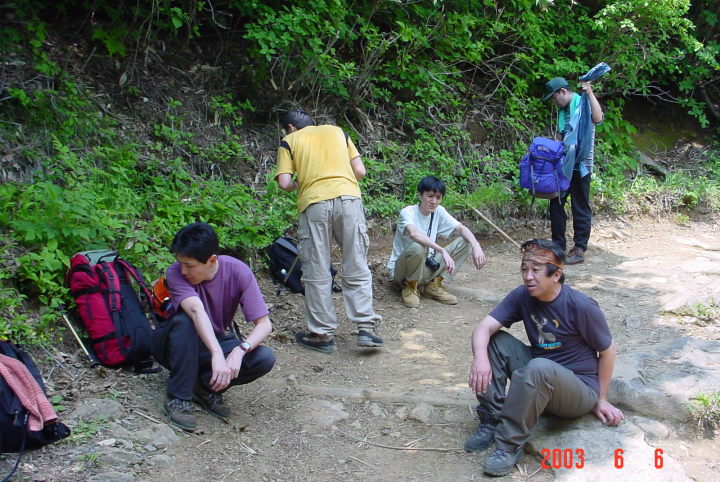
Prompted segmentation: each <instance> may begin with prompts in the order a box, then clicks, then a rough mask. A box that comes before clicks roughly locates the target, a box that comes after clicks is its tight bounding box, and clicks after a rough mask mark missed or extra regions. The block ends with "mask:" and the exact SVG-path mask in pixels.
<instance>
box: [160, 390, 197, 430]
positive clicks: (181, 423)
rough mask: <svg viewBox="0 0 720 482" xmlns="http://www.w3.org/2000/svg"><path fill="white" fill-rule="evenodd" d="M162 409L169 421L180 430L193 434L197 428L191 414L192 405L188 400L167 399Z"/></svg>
mask: <svg viewBox="0 0 720 482" xmlns="http://www.w3.org/2000/svg"><path fill="white" fill-rule="evenodd" d="M163 408H164V409H165V415H167V416H168V418H170V421H171V422H172V423H174V424H175V425H177V426H178V427H180V428H181V429H183V430H185V431H187V432H194V431H195V429H196V428H197V419H196V418H195V415H193V413H192V410H193V408H192V404H191V403H190V402H189V401H188V400H181V399H179V398H169V399H168V400H167V401H166V402H165V404H164V405H163Z"/></svg>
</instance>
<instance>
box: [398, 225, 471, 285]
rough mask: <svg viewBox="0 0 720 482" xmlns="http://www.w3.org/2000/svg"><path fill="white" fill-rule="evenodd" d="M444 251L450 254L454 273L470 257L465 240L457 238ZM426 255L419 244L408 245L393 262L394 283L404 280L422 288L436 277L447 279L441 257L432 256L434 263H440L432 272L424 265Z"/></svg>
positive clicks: (425, 251)
mask: <svg viewBox="0 0 720 482" xmlns="http://www.w3.org/2000/svg"><path fill="white" fill-rule="evenodd" d="M445 250H446V251H447V252H448V253H449V254H450V257H451V258H452V259H453V261H455V270H456V271H455V272H457V270H459V269H460V267H461V266H462V265H463V264H465V261H466V260H467V259H468V256H470V252H471V251H472V247H471V246H470V244H468V242H467V241H465V238H463V237H462V236H458V237H457V238H455V240H453V241H452V242H451V243H450V244H448V245H447V246H445ZM427 255H428V248H426V247H425V246H423V245H422V244H419V243H415V242H413V243H410V244H409V245H408V247H407V248H405V251H403V252H402V254H400V256H399V257H398V259H397V260H396V261H395V270H394V272H393V278H394V279H395V281H397V282H398V283H400V284H401V285H402V284H403V283H404V282H405V280H408V281H417V284H418V285H419V286H424V285H426V284H428V283H429V282H430V281H432V280H433V279H435V278H437V277H438V276H442V277H443V278H447V273H446V271H445V268H446V267H445V262H444V261H443V259H442V256H441V255H440V254H439V253H435V254H434V256H433V257H434V259H435V261H437V262H438V263H440V267H439V268H438V269H436V270H435V271H432V270H430V268H428V267H427V266H426V265H425V259H426V258H427Z"/></svg>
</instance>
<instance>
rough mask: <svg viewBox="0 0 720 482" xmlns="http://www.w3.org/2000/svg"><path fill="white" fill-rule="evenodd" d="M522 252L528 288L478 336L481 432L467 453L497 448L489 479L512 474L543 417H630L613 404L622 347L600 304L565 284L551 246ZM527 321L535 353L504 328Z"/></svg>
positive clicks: (544, 243)
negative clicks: (613, 383) (615, 370)
mask: <svg viewBox="0 0 720 482" xmlns="http://www.w3.org/2000/svg"><path fill="white" fill-rule="evenodd" d="M521 251H522V262H521V264H520V271H521V273H522V280H523V284H522V285H521V286H519V287H517V288H515V289H514V290H513V291H511V292H510V293H509V294H508V295H507V296H506V297H505V299H504V300H503V301H502V302H500V304H499V305H498V306H497V307H496V308H495V309H494V310H493V311H491V312H490V314H489V315H487V316H486V317H485V318H483V320H482V321H481V322H480V323H479V324H478V325H477V326H476V327H475V330H474V331H473V334H472V350H473V362H472V365H471V366H470V375H469V380H468V382H469V385H470V388H471V389H472V390H473V392H475V394H476V396H477V399H478V401H479V402H480V404H479V405H478V407H477V411H478V415H479V416H480V426H479V427H478V429H477V431H476V432H475V433H474V434H472V435H471V436H470V437H469V438H468V439H467V441H466V442H465V450H466V451H468V452H474V451H479V450H485V449H487V448H489V447H490V446H491V445H492V444H493V442H494V443H495V450H494V451H493V452H492V454H490V455H489V456H488V457H487V458H486V459H485V462H484V471H485V473H487V474H490V475H506V474H508V473H510V471H512V468H513V467H514V466H515V464H516V463H517V462H518V461H519V460H520V458H521V457H522V454H523V446H524V445H525V442H527V440H528V439H529V438H530V431H531V430H532V428H533V427H534V426H535V424H536V423H537V421H538V418H539V417H540V414H542V413H543V412H548V413H552V414H553V415H557V416H560V417H564V418H575V417H580V416H582V415H585V414H587V413H590V412H591V411H594V412H595V416H597V418H598V419H600V421H601V422H602V423H604V424H605V425H609V426H616V425H618V424H619V423H620V421H621V420H623V419H624V418H625V417H624V415H623V413H622V412H621V411H620V410H619V409H617V408H615V407H614V406H613V405H612V404H611V403H610V402H608V401H607V398H606V397H607V392H608V387H609V386H610V380H611V379H612V372H613V366H614V364H615V345H614V344H613V340H612V336H611V335H610V330H609V329H608V325H607V322H606V321H605V316H604V315H603V313H602V311H601V310H600V307H599V306H598V304H597V302H595V300H593V299H592V298H590V297H588V296H586V295H584V294H582V293H580V292H579V291H575V290H574V289H572V288H570V287H568V286H565V284H564V283H565V274H564V272H563V264H564V262H565V252H564V251H563V250H562V249H561V248H560V247H559V246H557V245H556V244H554V243H553V242H552V241H549V240H544V239H532V240H530V241H527V242H525V243H524V244H523V245H522V247H521ZM521 320H522V322H523V324H524V326H525V332H526V334H527V337H528V340H529V341H530V345H531V346H529V347H528V346H526V345H525V344H524V343H522V342H521V341H519V340H518V339H516V338H515V337H513V336H512V335H511V334H509V333H508V332H507V331H505V330H502V328H509V327H510V325H512V324H513V323H515V322H517V321H521ZM508 379H510V380H511V383H510V388H509V390H508V391H507V395H506V393H505V388H506V386H507V382H508Z"/></svg>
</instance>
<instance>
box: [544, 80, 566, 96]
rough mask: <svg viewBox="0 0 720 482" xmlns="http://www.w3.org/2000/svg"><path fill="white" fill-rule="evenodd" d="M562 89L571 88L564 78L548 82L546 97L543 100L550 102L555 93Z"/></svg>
mask: <svg viewBox="0 0 720 482" xmlns="http://www.w3.org/2000/svg"><path fill="white" fill-rule="evenodd" d="M562 88H565V89H569V88H570V84H568V81H567V80H565V79H564V78H562V77H555V78H554V79H550V80H548V82H547V83H546V84H545V97H543V100H548V99H549V98H550V97H552V95H553V94H554V93H555V92H557V91H558V90H559V89H562Z"/></svg>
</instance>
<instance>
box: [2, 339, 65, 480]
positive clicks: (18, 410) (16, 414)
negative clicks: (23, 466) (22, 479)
mask: <svg viewBox="0 0 720 482" xmlns="http://www.w3.org/2000/svg"><path fill="white" fill-rule="evenodd" d="M0 354H2V355H5V356H7V357H10V358H14V359H15V360H19V361H20V362H22V363H23V364H24V365H25V367H26V368H27V370H28V372H30V374H31V375H32V377H33V378H34V379H35V381H36V382H37V384H38V385H39V386H40V389H41V390H42V392H43V394H46V391H45V384H44V383H43V380H42V377H41V376H40V372H39V371H38V369H37V366H36V365H35V362H34V361H33V359H32V358H31V357H30V355H28V354H27V353H25V352H24V351H22V350H21V349H20V348H18V347H17V346H15V345H13V344H12V343H10V342H7V341H2V340H0ZM28 420H29V416H28V411H27V410H26V409H25V407H24V406H23V404H22V403H21V402H20V399H19V398H18V394H16V393H15V391H13V389H12V388H10V385H8V383H7V382H6V381H5V378H4V377H3V376H0V452H1V453H11V452H19V454H20V455H18V459H17V461H16V462H15V467H14V468H13V469H12V471H11V472H10V474H9V475H7V476H6V478H4V479H3V480H8V479H9V478H10V477H12V475H13V474H14V473H15V471H16V470H17V468H18V466H19V464H20V458H21V457H22V455H23V452H24V451H25V450H26V449H34V448H38V447H42V446H43V445H47V444H50V443H53V442H57V441H58V440H61V439H64V438H65V437H67V436H68V435H70V429H69V428H67V426H65V425H64V424H62V423H60V422H52V423H50V424H48V425H45V427H43V428H42V430H39V431H32V430H30V428H29V427H28Z"/></svg>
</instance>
